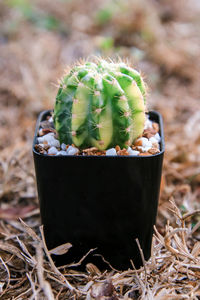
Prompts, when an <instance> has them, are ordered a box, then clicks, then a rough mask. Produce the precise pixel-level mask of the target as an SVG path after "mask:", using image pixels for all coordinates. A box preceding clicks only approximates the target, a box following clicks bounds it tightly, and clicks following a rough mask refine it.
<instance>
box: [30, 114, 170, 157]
mask: <svg viewBox="0 0 200 300" xmlns="http://www.w3.org/2000/svg"><path fill="white" fill-rule="evenodd" d="M52 112H53V110H52V109H49V110H43V111H41V112H40V114H39V116H38V119H37V122H36V126H35V133H34V137H33V144H32V151H33V153H34V154H35V155H37V156H40V157H48V158H49V159H55V157H56V159H63V158H72V157H73V158H74V159H77V158H79V159H89V158H91V157H92V158H94V159H100V158H101V159H114V158H115V159H131V158H133V159H143V158H144V159H147V158H153V157H156V156H161V155H163V154H164V152H165V141H164V128H163V118H162V116H161V114H160V113H159V112H157V111H149V112H147V114H153V115H156V116H157V118H158V124H159V127H160V131H159V133H160V138H161V140H160V145H161V151H160V152H159V153H157V154H153V155H146V156H134V155H129V156H128V155H127V156H126V155H109V156H106V155H87V156H83V155H66V156H64V155H57V156H55V155H48V154H42V153H38V152H37V151H36V150H35V148H34V146H35V145H36V144H37V137H38V129H39V126H40V122H41V120H42V119H43V116H44V115H45V114H50V113H52Z"/></svg>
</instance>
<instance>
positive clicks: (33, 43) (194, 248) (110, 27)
mask: <svg viewBox="0 0 200 300" xmlns="http://www.w3.org/2000/svg"><path fill="white" fill-rule="evenodd" d="M111 2H112V3H111ZM8 3H10V5H11V4H12V5H11V6H10V7H8V5H7V4H6V3H2V2H1V3H0V34H1V36H0V53H1V58H0V141H1V143H0V150H1V153H0V219H1V221H0V297H1V299H37V300H40V299H87V300H89V299H99V300H106V299H107V300H111V299H113V300H114V299H163V300H164V299H200V230H199V226H200V212H199V209H200V147H199V142H200V127H199V122H200V104H199V99H198V98H199V95H200V84H199V78H200V71H199V70H200V57H199V53H200V32H199V31H200V30H199V28H200V26H199V22H200V21H199V20H200V19H199V14H200V5H199V1H198V0H191V1H190V2H189V1H186V0H183V1H181V7H180V1H178V0H173V1H171V0H170V1H154V0H151V1H147V0H146V1H145V0H142V1H136V0H129V1H127V3H128V9H127V6H126V5H124V4H123V14H122V13H120V12H119V11H118V10H117V9H116V8H113V1H107V2H106V3H111V4H110V5H111V7H112V9H111V11H115V14H113V15H112V16H111V17H110V18H109V20H107V21H106V22H105V20H104V22H103V23H102V22H99V19H98V17H97V15H98V13H99V12H98V11H99V9H100V7H102V6H103V7H104V8H105V6H104V5H107V4H104V3H103V1H97V0H95V1H87V5H85V3H84V1H80V0H74V1H60V0H57V1H50V0H45V1H39V0H37V1H33V2H32V3H33V4H32V5H31V7H29V8H28V13H27V11H26V10H25V8H24V6H23V5H22V4H23V3H24V2H23V1H19V2H17V1H9V2H8ZM16 3H18V4H16ZM19 3H22V4H21V6H20V5H19ZM121 9H122V8H121ZM50 16H53V17H54V18H56V20H57V21H58V22H57V23H55V22H54V21H52V19H51V18H50ZM44 20H45V22H44ZM41 21H43V22H41ZM108 37H109V38H111V40H112V43H111V44H109V41H108ZM98 53H100V54H102V55H111V56H112V55H114V54H117V55H122V56H125V57H128V58H129V60H130V61H132V60H134V64H135V65H136V67H137V68H139V69H140V70H142V72H143V73H145V74H146V78H147V81H148V84H149V86H150V89H151V91H150V97H149V98H150V99H149V108H150V109H156V110H158V111H160V112H161V113H162V115H163V117H164V125H165V136H166V155H165V161H164V171H163V180H162V185H161V197H160V206H159V212H158V218H157V224H156V228H155V236H154V239H153V247H152V257H151V259H150V260H149V261H148V262H144V266H143V267H142V268H141V269H139V270H135V269H134V266H132V268H130V269H129V270H127V271H125V272H117V271H116V270H112V269H109V270H108V271H106V272H104V273H102V272H100V271H99V270H98V269H97V267H96V266H94V265H92V264H88V265H87V270H86V271H85V272H78V271H75V270H74V269H73V267H60V268H56V266H55V265H54V263H53V261H52V259H51V253H49V252H48V250H47V249H46V246H45V241H44V239H43V235H42V228H41V227H40V219H39V209H38V200H37V195H36V188H35V183H34V170H33V162H32V154H31V144H32V138H33V133H34V126H35V121H36V117H37V114H38V113H39V111H41V110H42V109H49V108H52V107H53V103H54V98H55V94H56V87H55V85H56V84H57V78H59V77H60V76H61V75H62V73H63V69H64V67H65V65H67V64H71V63H73V62H74V61H75V60H77V59H80V58H81V57H87V56H88V55H91V54H98ZM22 220H23V221H22ZM69 247H70V245H69V244H67V245H64V246H62V247H61V248H59V249H54V251H56V252H59V253H62V252H65V251H67V249H68V248H69ZM74 260H76V258H74ZM77 263H81V262H77Z"/></svg>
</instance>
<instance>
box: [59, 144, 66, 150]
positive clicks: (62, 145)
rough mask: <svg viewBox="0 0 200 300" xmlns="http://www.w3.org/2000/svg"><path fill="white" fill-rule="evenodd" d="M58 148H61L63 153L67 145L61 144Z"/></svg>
mask: <svg viewBox="0 0 200 300" xmlns="http://www.w3.org/2000/svg"><path fill="white" fill-rule="evenodd" d="M60 148H61V149H62V150H63V151H65V150H66V149H67V145H66V144H64V143H62V144H61V146H60Z"/></svg>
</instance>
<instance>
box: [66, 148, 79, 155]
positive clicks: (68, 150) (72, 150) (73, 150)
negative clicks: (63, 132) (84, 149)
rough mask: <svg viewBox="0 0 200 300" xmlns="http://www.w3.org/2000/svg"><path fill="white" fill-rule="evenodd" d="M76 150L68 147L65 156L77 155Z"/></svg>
mask: <svg viewBox="0 0 200 300" xmlns="http://www.w3.org/2000/svg"><path fill="white" fill-rule="evenodd" d="M78 151H79V150H78V149H77V148H75V147H73V146H69V147H68V149H67V155H75V154H76V153H78Z"/></svg>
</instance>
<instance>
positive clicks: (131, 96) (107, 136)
mask: <svg viewBox="0 0 200 300" xmlns="http://www.w3.org/2000/svg"><path fill="white" fill-rule="evenodd" d="M145 102H146V101H145V85H144V82H143V80H142V78H141V76H140V74H139V73H138V72H137V71H135V70H134V69H132V68H130V67H127V66H126V65H125V64H124V63H112V62H111V63H108V62H106V61H105V60H99V61H98V62H97V63H90V62H87V63H85V64H84V65H79V66H76V67H74V68H73V69H72V70H71V72H70V73H69V74H68V75H66V76H64V77H63V79H62V81H61V84H60V88H59V91H58V94H57V97H56V103H55V108H54V123H55V128H56V130H57V132H58V135H59V139H60V142H61V143H65V144H74V145H75V146H77V147H79V148H80V149H83V148H87V147H92V146H94V147H97V148H98V149H100V150H105V149H108V148H110V147H115V146H116V145H119V146H120V147H121V148H124V147H126V148H127V147H128V146H129V145H131V144H132V143H133V142H134V140H135V139H136V138H138V137H139V136H140V135H141V134H142V132H143V129H144V122H145Z"/></svg>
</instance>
